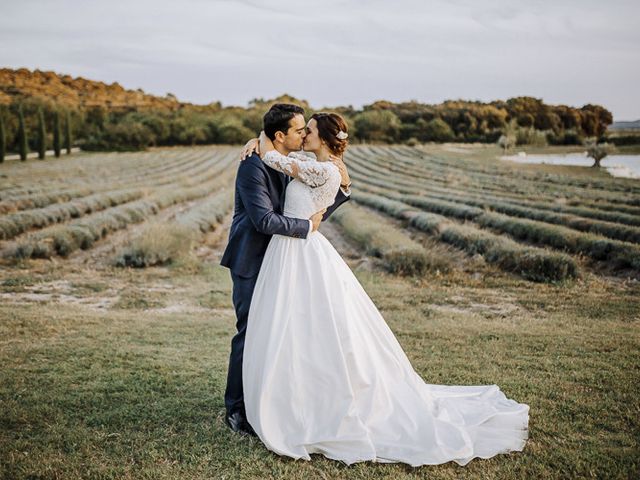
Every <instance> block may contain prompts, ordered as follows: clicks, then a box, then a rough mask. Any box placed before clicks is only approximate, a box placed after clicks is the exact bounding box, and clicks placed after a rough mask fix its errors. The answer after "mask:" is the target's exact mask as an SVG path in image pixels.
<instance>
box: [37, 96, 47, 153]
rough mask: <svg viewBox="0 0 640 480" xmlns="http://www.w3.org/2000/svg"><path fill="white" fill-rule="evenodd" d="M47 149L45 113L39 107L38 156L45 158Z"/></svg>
mask: <svg viewBox="0 0 640 480" xmlns="http://www.w3.org/2000/svg"><path fill="white" fill-rule="evenodd" d="M46 151H47V130H46V128H45V126H44V113H43V112H42V108H39V109H38V158H39V159H40V160H44V156H45V153H46Z"/></svg>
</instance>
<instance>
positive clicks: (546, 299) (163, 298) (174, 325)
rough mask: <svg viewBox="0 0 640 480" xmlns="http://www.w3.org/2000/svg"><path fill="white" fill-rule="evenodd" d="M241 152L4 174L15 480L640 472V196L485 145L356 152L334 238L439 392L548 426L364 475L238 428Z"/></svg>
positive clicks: (33, 164) (92, 161) (5, 474)
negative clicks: (495, 403)
mask: <svg viewBox="0 0 640 480" xmlns="http://www.w3.org/2000/svg"><path fill="white" fill-rule="evenodd" d="M236 154H237V149H234V148H230V147H229V148H227V147H197V148H184V149H161V150H153V151H150V152H146V153H126V154H75V155H72V156H71V157H68V158H64V159H61V160H53V159H52V160H47V161H44V162H38V161H29V162H26V163H17V162H16V163H14V162H8V163H6V164H4V165H0V212H2V213H0V215H1V216H0V231H1V232H2V235H1V236H0V238H1V239H2V240H0V252H2V265H1V269H0V299H1V300H2V301H1V302H0V318H1V321H0V332H1V337H0V338H1V339H2V340H1V344H0V345H1V346H0V362H1V364H2V368H1V369H0V407H1V411H2V416H1V425H0V477H1V478H7V479H9V478H11V479H12V478H18V479H27V478H31V479H57V478H61V479H62V478H65V479H66V478H181V479H197V478H229V479H231V478H240V479H248V478H294V479H298V478H299V479H306V478H356V479H365V478H366V479H368V478H373V479H381V478H389V479H396V478H447V479H448V478H451V479H453V478H505V479H506V478H541V477H544V478H547V477H548V478H634V477H637V476H638V474H639V473H640V460H639V458H640V457H639V455H640V448H639V442H640V425H639V423H640V421H639V419H640V401H639V400H638V398H640V386H639V382H638V379H639V378H640V359H639V355H638V353H639V352H640V332H639V328H638V327H639V322H640V285H639V284H638V278H639V275H640V268H639V265H640V264H639V263H638V258H639V257H638V255H637V252H638V242H636V241H633V239H634V238H635V237H634V236H633V233H634V232H635V230H634V229H635V228H639V227H640V182H637V181H630V180H625V179H615V178H612V177H610V176H608V174H606V173H605V172H598V171H593V170H592V169H588V168H569V167H554V166H550V165H526V166H525V165H511V164H508V163H502V162H498V161H497V160H496V156H497V155H499V154H500V152H499V151H498V150H497V149H496V148H494V147H486V146H464V145H444V146H424V147H418V148H409V147H382V146H357V147H353V148H352V149H351V150H350V152H349V154H348V156H347V158H346V161H347V164H348V166H349V168H350V171H351V175H352V178H353V188H354V199H353V201H352V202H349V203H348V204H347V205H345V206H344V207H341V209H340V210H339V211H340V214H338V215H337V216H336V219H335V221H330V222H327V223H326V224H323V225H322V227H321V231H322V232H323V233H324V234H325V235H326V236H327V238H329V239H330V240H331V241H332V243H333V244H334V245H335V246H336V248H337V249H338V251H339V252H340V253H341V254H342V255H343V257H344V258H345V259H346V260H347V262H348V263H349V264H350V266H351V267H352V268H353V269H354V271H355V272H356V274H357V276H358V278H359V279H360V281H361V282H362V284H363V286H364V287H365V289H366V290H367V292H368V293H369V294H370V295H371V297H372V299H373V300H374V302H375V303H376V305H378V307H379V308H380V309H381V311H382V313H383V315H384V317H385V319H386V320H387V322H388V323H389V325H390V327H391V328H392V330H393V331H394V333H395V334H396V336H397V338H398V340H399V341H400V343H401V344H402V346H403V348H404V349H405V351H406V352H407V355H408V356H409V358H410V359H411V361H412V364H413V366H414V368H415V369H416V371H417V372H418V373H420V375H421V376H422V377H423V378H424V379H425V381H427V382H428V383H436V384H493V383H495V384H498V385H499V386H500V387H501V388H502V389H503V390H504V391H505V393H506V394H507V396H508V397H510V398H513V399H515V400H517V401H519V402H523V403H527V404H529V405H530V407H531V411H530V432H529V435H530V440H529V442H528V444H527V446H526V447H525V450H524V451H523V452H521V453H514V454H511V455H500V456H497V457H494V458H492V459H490V460H474V461H472V462H471V463H470V464H469V465H468V466H466V467H459V466H457V465H456V464H446V465H440V466H427V467H421V468H418V469H412V468H410V467H407V466H404V465H383V464H372V463H363V464H357V465H353V466H351V467H347V466H345V465H343V464H340V463H338V462H334V461H330V460H327V459H324V458H323V457H321V456H317V455H314V456H313V461H312V462H304V461H293V460H291V459H287V458H282V457H279V456H277V455H275V454H273V453H271V452H269V451H267V450H266V449H265V448H264V447H263V446H262V444H261V443H260V442H259V441H258V440H256V439H250V438H244V437H238V436H235V435H233V434H232V433H231V432H230V431H229V430H228V428H227V427H226V426H225V425H224V423H223V414H224V404H223V391H224V386H225V377H226V366H227V358H228V353H229V342H230V339H231V336H232V335H233V333H234V312H233V310H232V306H231V298H230V288H231V282H230V278H229V275H228V271H227V270H226V269H223V268H222V267H220V266H219V265H218V261H219V257H220V255H221V251H222V249H223V248H224V246H225V244H226V238H227V231H228V226H229V223H230V215H231V208H232V204H231V200H230V199H231V195H232V188H231V187H232V184H233V175H234V173H235V162H236V159H235V155H236ZM372 225H375V226H376V228H371V226H372ZM624 235H626V236H625V237H624V238H625V239H622V238H621V236H624ZM398 252H400V253H398ZM403 252H404V253H406V255H405V254H403ZM123 266H124V267H123ZM132 266H137V267H141V266H144V267H146V268H131V267H132Z"/></svg>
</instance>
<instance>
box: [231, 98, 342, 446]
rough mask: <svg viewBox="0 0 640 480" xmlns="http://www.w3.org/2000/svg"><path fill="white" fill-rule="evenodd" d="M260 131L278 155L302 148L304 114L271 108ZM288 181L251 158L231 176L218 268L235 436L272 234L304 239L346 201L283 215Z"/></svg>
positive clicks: (244, 427)
mask: <svg viewBox="0 0 640 480" xmlns="http://www.w3.org/2000/svg"><path fill="white" fill-rule="evenodd" d="M263 129H264V132H265V134H266V135H267V136H268V137H269V138H270V139H271V141H272V142H273V145H274V146H275V148H276V150H278V151H279V152H280V153H282V154H283V155H288V154H289V153H291V152H293V151H298V150H301V149H302V144H303V142H304V138H305V136H306V126H305V120H304V110H303V109H302V108H300V107H298V106H297V105H290V104H285V103H278V104H275V105H274V106H273V107H271V109H270V110H269V111H268V112H267V113H266V114H265V115H264V117H263ZM289 181H290V178H289V177H287V176H286V175H285V174H283V173H280V172H278V171H276V170H274V169H272V168H271V167H269V166H267V165H266V164H264V163H263V162H262V160H261V159H260V157H259V156H258V155H257V154H256V153H254V154H253V155H251V156H250V157H248V158H247V159H245V160H244V161H242V162H240V166H239V167H238V173H237V176H236V190H235V207H234V212H233V221H232V223H231V230H230V231H229V243H228V245H227V248H226V249H225V251H224V254H223V255H222V260H221V262H220V264H221V265H222V266H224V267H227V268H229V269H230V270H231V280H232V281H233V306H234V308H235V310H236V319H237V321H236V328H237V330H238V332H237V333H236V334H235V335H234V337H233V339H232V340H231V355H230V356H229V372H228V374H227V388H226V391H225V394H224V403H225V407H226V415H225V423H226V424H227V425H228V426H229V427H230V428H231V429H232V430H233V431H234V432H238V433H242V434H253V435H255V433H254V432H253V429H252V428H251V425H249V422H247V419H246V415H245V410H244V397H243V392H242V354H243V350H244V338H245V332H246V329H247V318H248V316H249V305H250V303H251V297H252V295H253V289H254V287H255V285H256V280H257V278H258V272H259V271H260V265H261V264H262V259H263V258H264V254H265V252H266V250H267V245H268V244H269V240H270V239H271V236H272V235H275V234H278V235H286V236H289V237H295V238H300V239H303V238H307V236H308V235H309V234H310V233H311V232H313V231H316V230H317V229H318V226H319V225H320V222H321V221H322V220H325V219H327V218H328V217H329V215H331V213H333V211H334V210H335V209H336V208H338V206H340V205H341V204H342V203H344V202H345V201H347V200H349V196H348V195H347V194H345V193H344V192H343V190H342V188H341V189H340V190H338V193H337V195H336V199H335V203H334V204H333V205H331V206H330V207H329V208H328V209H327V210H326V212H324V215H323V212H317V213H315V214H314V215H313V216H312V217H311V218H310V219H306V218H291V217H285V216H283V215H282V210H283V208H284V194H285V189H286V186H287V184H288V183H289Z"/></svg>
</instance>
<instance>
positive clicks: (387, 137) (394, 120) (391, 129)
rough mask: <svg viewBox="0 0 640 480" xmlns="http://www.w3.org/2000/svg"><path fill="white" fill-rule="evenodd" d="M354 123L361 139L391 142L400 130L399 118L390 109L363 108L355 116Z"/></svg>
mask: <svg viewBox="0 0 640 480" xmlns="http://www.w3.org/2000/svg"><path fill="white" fill-rule="evenodd" d="M354 123H355V126H356V129H357V130H358V136H359V137H360V138H362V139H363V140H377V141H380V142H393V141H395V140H396V136H397V134H398V132H399V130H400V119H399V118H398V116H397V115H396V114H395V113H393V112H392V111H390V110H365V111H364V112H362V113H359V114H358V115H357V116H356V117H355V119H354Z"/></svg>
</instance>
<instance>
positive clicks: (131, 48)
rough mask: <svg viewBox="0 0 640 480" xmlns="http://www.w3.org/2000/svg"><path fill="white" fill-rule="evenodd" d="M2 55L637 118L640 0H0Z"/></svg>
mask: <svg viewBox="0 0 640 480" xmlns="http://www.w3.org/2000/svg"><path fill="white" fill-rule="evenodd" d="M0 3H1V4H2V5H0V7H1V8H2V11H3V15H2V16H0V64H2V65H5V66H10V67H19V66H27V67H29V68H41V69H52V70H55V71H58V72H62V73H69V74H71V75H81V76H87V77H89V78H92V79H97V80H103V81H106V82H112V81H118V82H120V83H121V84H123V85H124V86H126V87H129V88H138V87H141V88H144V89H145V90H148V91H150V92H153V93H156V94H164V93H166V92H168V91H170V92H173V93H175V94H176V95H177V96H178V97H179V98H181V99H183V100H188V101H194V102H198V103H207V102H209V101H212V100H221V101H222V102H223V103H225V104H246V102H247V101H249V100H250V99H252V98H254V97H271V96H275V95H278V94H280V93H284V92H287V93H290V94H292V95H296V96H299V97H302V98H305V99H307V100H309V101H310V102H311V103H312V104H313V105H316V106H326V105H339V104H352V105H355V106H359V105H362V104H364V103H369V102H371V101H374V100H376V99H382V98H385V99H389V100H393V101H403V100H410V99H417V100H420V101H426V102H440V101H443V100H445V99H447V98H469V99H479V100H492V99H498V98H502V99H504V98H508V97H510V96H514V95H533V96H537V97H542V98H543V99H544V100H545V101H547V102H549V103H566V104H569V105H575V106H580V105H583V104H585V103H589V102H592V103H601V104H603V105H604V106H606V107H607V108H609V109H610V110H612V111H613V113H614V116H615V117H616V119H635V118H638V117H640V96H638V95H637V94H636V89H637V87H636V84H635V79H636V78H637V77H638V74H639V73H640V67H639V65H640V52H639V50H638V46H639V45H640V29H637V28H636V26H635V24H634V22H635V21H636V19H637V18H639V15H638V14H639V13H640V3H638V2H637V1H612V2H609V3H606V4H605V3H603V2H598V1H595V0H583V1H578V0H571V1H569V0H565V1H563V2H552V1H546V0H545V1H543V0H537V1H536V0H528V1H523V0H491V1H481V2H480V1H471V0H453V1H452V0H449V1H444V0H443V1H435V0H434V1H422V0H398V1H394V2H389V1H382V0H368V1H357V2H356V1H355V0H354V1H346V0H322V1H320V0H308V1H306V2H300V1H295V2H294V1H291V0H281V1H275V0H273V1H258V0H254V1H250V0H249V1H231V0H188V1H182V2H161V1H158V0H156V1H151V0H137V1H134V0H129V1H126V2H125V1H122V0H117V1H109V2H107V1H102V2H100V1H93V2H87V1H80V0H49V1H45V0H22V1H20V2H17V1H9V0H0Z"/></svg>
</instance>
